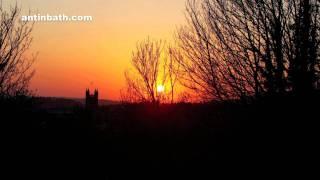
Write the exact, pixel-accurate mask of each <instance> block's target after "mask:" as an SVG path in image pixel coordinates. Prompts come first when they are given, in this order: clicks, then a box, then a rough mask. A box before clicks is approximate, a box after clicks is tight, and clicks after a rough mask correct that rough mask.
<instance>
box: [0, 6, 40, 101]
mask: <svg viewBox="0 0 320 180" xmlns="http://www.w3.org/2000/svg"><path fill="white" fill-rule="evenodd" d="M19 13H20V9H19V8H18V7H17V5H15V6H14V7H12V8H11V9H10V11H9V12H8V11H6V10H4V9H3V8H2V5H1V4H0V95H1V96H15V95H19V94H26V93H28V85H29V81H30V79H31V77H32V76H33V74H34V71H33V70H32V69H31V67H32V64H33V62H34V60H35V59H34V58H26V56H25V53H26V51H27V50H28V49H29V46H30V44H31V40H32V39H31V32H32V27H33V25H32V24H30V23H29V22H21V21H20V19H19Z"/></svg>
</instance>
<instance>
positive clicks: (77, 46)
mask: <svg viewBox="0 0 320 180" xmlns="http://www.w3.org/2000/svg"><path fill="white" fill-rule="evenodd" d="M17 2H18V4H19V6H20V7H21V8H22V13H21V15H28V12H29V9H30V10H31V11H32V12H34V13H35V14H41V15H46V14H52V15H55V14H65V15H68V16H73V15H75V16H92V17H93V20H92V21H90V22H35V26H34V30H33V44H32V46H31V50H30V54H31V53H33V54H36V53H37V54H38V56H37V61H36V63H35V66H34V68H35V69H36V74H35V76H34V78H33V79H32V82H31V89H32V90H34V91H35V93H36V94H37V95H39V96H55V97H78V98H79V97H83V94H84V91H85V89H86V88H90V89H95V88H97V89H99V92H100V95H101V98H103V99H112V100H119V98H120V93H119V92H120V90H121V88H123V87H124V85H125V79H124V77H123V72H124V70H125V69H126V68H128V67H130V60H131V56H132V51H133V50H134V49H135V46H136V43H137V41H140V40H141V39H145V38H146V37H148V36H150V37H151V38H155V39H164V40H166V41H167V42H170V41H172V37H173V33H174V31H175V30H176V27H178V26H179V25H181V24H183V23H184V5H185V0H174V1H172V0H135V1H132V0H91V1H87V0H68V1H65V0H55V1H39V0H18V1H17ZM14 3H15V2H14V1H9V0H5V1H4V6H5V7H7V8H8V7H10V5H14Z"/></svg>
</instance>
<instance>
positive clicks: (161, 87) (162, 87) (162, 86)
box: [157, 84, 164, 93]
mask: <svg viewBox="0 0 320 180" xmlns="http://www.w3.org/2000/svg"><path fill="white" fill-rule="evenodd" d="M157 92H158V93H163V92H164V85H161V84H159V85H157Z"/></svg>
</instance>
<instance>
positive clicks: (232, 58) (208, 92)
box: [175, 0, 319, 100]
mask: <svg viewBox="0 0 320 180" xmlns="http://www.w3.org/2000/svg"><path fill="white" fill-rule="evenodd" d="M186 10H187V20H188V24H187V25H185V26H183V27H181V28H180V29H179V31H178V33H177V43H178V46H177V49H178V51H179V53H180V54H181V55H180V57H179V58H175V61H176V62H177V63H178V64H180V66H181V68H182V70H181V71H180V74H182V76H181V77H182V81H183V82H184V83H183V84H184V85H185V86H187V87H188V88H190V89H192V90H195V91H196V92H198V93H199V94H201V95H202V97H203V98H204V99H207V100H212V99H220V100H224V99H233V98H237V99H238V98H244V97H261V96H266V95H268V96H269V95H271V96H272V95H283V94H287V93H290V92H294V93H295V94H301V95H306V94H309V93H310V92H311V91H314V90H316V89H317V88H318V86H319V1H316V0H306V1H304V0H300V1H294V0H289V1H284V0H266V1H261V0H255V1H251V0H239V1H231V0H203V1H198V0H188V2H187V6H186Z"/></svg>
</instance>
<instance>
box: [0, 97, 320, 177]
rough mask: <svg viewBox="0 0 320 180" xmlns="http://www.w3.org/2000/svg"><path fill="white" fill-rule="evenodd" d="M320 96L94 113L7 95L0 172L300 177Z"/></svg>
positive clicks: (313, 143) (311, 148)
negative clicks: (53, 106)
mask: <svg viewBox="0 0 320 180" xmlns="http://www.w3.org/2000/svg"><path fill="white" fill-rule="evenodd" d="M318 97H319V96H314V97H309V98H294V97H281V98H280V97H279V98H272V99H271V98H268V100H261V101H259V102H253V103H250V104H247V105H244V104H240V103H237V102H224V103H216V104H177V105H160V106H157V107H154V106H150V105H114V106H106V107H100V108H99V109H96V110H85V109H83V108H81V107H74V108H66V109H55V110H52V109H50V110H47V109H43V108H38V104H37V102H34V101H33V100H30V99H23V100H21V99H18V100H12V101H3V102H1V117H0V119H1V129H2V132H4V135H3V136H2V137H3V138H4V141H3V142H2V143H1V144H2V145H1V149H2V152H1V154H2V156H3V157H4V158H3V160H2V163H3V164H4V168H2V170H4V172H6V173H8V174H9V177H10V178H9V179H17V178H19V179H21V178H23V179H185V178H192V179H212V178H213V177H218V176H221V175H222V176H225V177H226V176H227V177H228V176H235V177H238V178H240V177H241V176H242V177H243V176H245V177H248V176H253V177H256V178H258V177H266V176H271V177H282V176H281V174H282V175H284V177H288V175H294V176H295V175H296V174H298V173H302V172H303V174H304V177H306V175H310V172H312V171H313V170H314V169H313V168H312V167H315V166H313V165H312V164H313V162H314V161H316V160H315V157H314V155H315V152H316V150H315V147H317V145H318V142H319V139H318V137H317V134H318V133H317V132H318V127H319V126H317V125H316V122H317V121H319V102H320V101H319V98H318ZM304 170H307V172H306V173H305V171H304ZM278 173H280V174H278Z"/></svg>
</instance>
